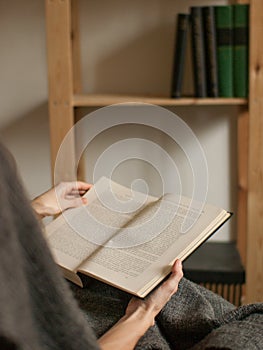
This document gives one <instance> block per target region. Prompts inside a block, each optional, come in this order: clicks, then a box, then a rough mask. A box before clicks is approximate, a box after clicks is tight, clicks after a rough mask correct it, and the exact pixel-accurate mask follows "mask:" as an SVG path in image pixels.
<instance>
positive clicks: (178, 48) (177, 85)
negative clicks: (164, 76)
mask: <svg viewBox="0 0 263 350" xmlns="http://www.w3.org/2000/svg"><path fill="white" fill-rule="evenodd" d="M189 22H190V15H189V14H185V13H178V15H177V25H176V33H175V45H174V61H173V72H172V93H171V97H175V98H179V97H181V96H182V86H183V76H184V66H185V61H186V45H187V36H188V29H189Z"/></svg>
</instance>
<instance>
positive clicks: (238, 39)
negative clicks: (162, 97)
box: [171, 4, 249, 98]
mask: <svg viewBox="0 0 263 350" xmlns="http://www.w3.org/2000/svg"><path fill="white" fill-rule="evenodd" d="M189 12H190V13H188V14H182V13H179V14H178V17H177V27H176V41H175V51H174V66H173V77H172V92H171V96H172V97H175V98H179V97H181V96H182V86H183V77H184V68H185V67H184V65H185V62H186V51H187V40H191V45H190V47H191V49H192V53H191V56H192V63H193V78H194V87H195V95H196V97H247V96H248V52H249V50H248V40H249V35H248V31H249V29H248V28H249V5H246V4H235V5H222V6H204V7H201V6H195V7H191V8H190V11H189Z"/></svg>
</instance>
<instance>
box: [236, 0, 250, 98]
mask: <svg viewBox="0 0 263 350" xmlns="http://www.w3.org/2000/svg"><path fill="white" fill-rule="evenodd" d="M248 22H249V6H248V5H246V4H235V5H233V28H234V29H233V36H234V37H233V60H234V65H233V69H234V72H233V74H234V75H233V84H234V96H235V97H247V96H248V40H249V39H248Z"/></svg>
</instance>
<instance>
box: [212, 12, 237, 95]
mask: <svg viewBox="0 0 263 350" xmlns="http://www.w3.org/2000/svg"><path fill="white" fill-rule="evenodd" d="M215 15H216V35H217V65H218V87H219V97H233V96H234V89H233V6H232V5H222V6H215Z"/></svg>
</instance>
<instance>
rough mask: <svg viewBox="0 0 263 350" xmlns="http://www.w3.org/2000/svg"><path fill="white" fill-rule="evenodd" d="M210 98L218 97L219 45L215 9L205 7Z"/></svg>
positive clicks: (204, 17) (207, 72)
mask: <svg viewBox="0 0 263 350" xmlns="http://www.w3.org/2000/svg"><path fill="white" fill-rule="evenodd" d="M203 21H204V37H205V52H206V67H207V70H206V75H207V77H206V78H207V95H208V97H218V96H219V93H218V72H217V45H216V23H215V7H214V6H205V7H203Z"/></svg>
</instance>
